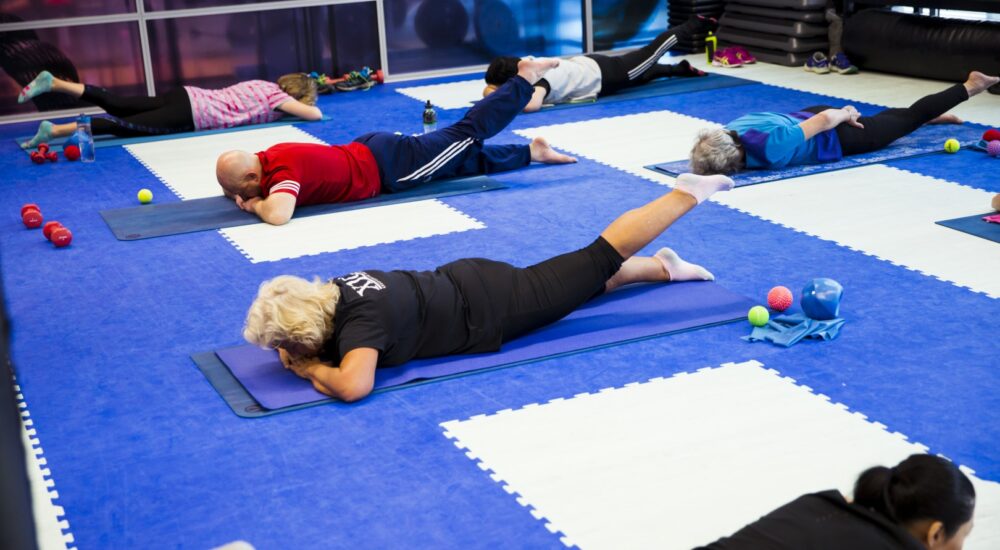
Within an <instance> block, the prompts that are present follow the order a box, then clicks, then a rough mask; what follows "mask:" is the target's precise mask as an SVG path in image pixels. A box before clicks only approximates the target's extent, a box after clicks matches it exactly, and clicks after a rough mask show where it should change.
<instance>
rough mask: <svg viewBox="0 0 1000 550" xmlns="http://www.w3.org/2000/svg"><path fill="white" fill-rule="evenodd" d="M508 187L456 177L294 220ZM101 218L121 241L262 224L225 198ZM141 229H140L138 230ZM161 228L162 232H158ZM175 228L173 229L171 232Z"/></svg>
mask: <svg viewBox="0 0 1000 550" xmlns="http://www.w3.org/2000/svg"><path fill="white" fill-rule="evenodd" d="M506 188H507V186H506V185H504V184H502V183H500V182H498V181H496V180H494V179H492V178H490V177H488V176H474V177H471V178H453V179H448V180H441V181H436V182H430V183H427V184H424V185H420V186H417V187H414V188H413V189H408V190H406V191H401V192H398V193H384V194H381V195H378V196H376V197H372V198H370V199H365V200H360V201H354V202H345V203H334V204H316V205H311V206H303V207H300V208H296V209H295V215H294V217H293V219H294V218H304V217H308V216H316V215H320V214H331V213H334V212H346V211H348V210H360V209H364V208H373V207H376V206H384V205H388V204H402V203H406V202H413V201H418V200H427V199H436V198H446V197H453V196H456V195H467V194H471V193H480V192H484V191H495V190H498V189H506ZM199 208H200V209H201V210H202V212H201V213H200V214H199V215H201V216H203V219H201V220H196V221H199V222H200V223H194V222H192V221H190V220H189V221H187V224H186V225H187V227H177V226H178V225H185V224H184V223H176V219H174V222H173V223H168V222H163V223H160V224H158V225H156V226H154V229H153V230H146V231H142V230H141V226H142V223H141V222H143V221H148V220H144V219H143V218H144V217H147V218H148V216H149V215H150V214H153V213H156V212H177V213H181V214H183V213H191V212H196V211H197V210H198V209H199ZM100 214H101V217H102V218H103V219H104V222H105V223H106V224H107V225H108V228H110V229H111V232H112V233H114V235H115V238H117V239H118V240H120V241H136V240H142V239H152V238H155V237H168V236H172V235H183V234H185V233H197V232H200V231H214V230H217V229H223V228H227V227H239V226H242V225H253V224H257V223H261V221H260V218H258V217H257V216H254V215H253V214H250V213H249V212H244V211H242V210H240V209H239V208H237V207H236V205H235V203H233V201H232V200H230V199H227V198H226V197H223V196H218V197H207V198H203V199H191V200H187V201H175V202H166V203H161V204H149V205H143V206H130V207H127V208H112V209H107V210H101V212H100ZM137 226H139V227H140V229H136V227H137ZM155 228H159V231H157V230H155ZM170 228H172V229H170Z"/></svg>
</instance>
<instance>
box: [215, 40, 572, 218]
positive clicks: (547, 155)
mask: <svg viewBox="0 0 1000 550" xmlns="http://www.w3.org/2000/svg"><path fill="white" fill-rule="evenodd" d="M558 64H559V60H558V59H543V60H527V59H526V60H522V61H521V62H520V63H519V64H518V74H517V76H516V77H514V78H512V79H510V80H509V81H508V82H507V83H505V84H504V85H503V86H501V87H500V88H498V89H497V91H496V92H494V93H493V94H491V95H490V96H489V97H487V98H485V99H483V100H482V101H480V102H478V103H477V104H476V105H475V106H473V107H472V108H471V109H469V111H468V112H467V113H466V114H465V117H463V118H462V120H460V121H458V122H457V123H455V124H453V125H451V126H448V127H447V128H443V129H441V130H438V131H436V132H432V133H429V134H424V135H422V136H412V137H411V136H402V135H397V134H391V133H387V132H374V133H370V134H365V135H363V136H361V137H359V138H357V139H356V140H354V142H352V143H349V144H347V145H315V144H308V143H281V144H278V145H275V146H273V147H271V148H269V149H268V150H266V151H262V152H259V153H256V154H251V153H248V152H246V151H228V152H226V153H223V154H222V155H221V156H219V160H218V162H217V163H216V169H215V172H216V178H217V179H218V180H219V185H221V186H222V190H223V193H224V194H225V195H226V196H227V197H229V198H231V199H233V200H235V201H236V204H237V206H239V207H240V208H242V209H243V210H246V211H247V212H252V213H254V214H256V215H258V216H260V218H261V219H262V220H263V221H265V222H267V223H270V224H274V225H282V224H284V223H287V222H288V220H290V219H291V217H292V214H293V213H294V212H295V207H296V206H299V205H301V206H305V205H309V204H324V203H335V202H349V201H356V200H362V199H369V198H372V197H374V196H376V195H378V194H379V193H381V192H390V193H391V192H394V191H403V190H405V189H409V188H412V187H415V186H417V185H420V184H421V183H426V182H429V181H434V180H440V179H446V178H455V177H464V176H473V175H480V174H490V173H495V172H503V171H507V170H514V169H517V168H521V167H524V166H527V165H528V164H530V163H531V162H532V161H535V162H544V163H547V164H564V163H568V162H576V159H575V158H573V157H570V156H567V155H564V154H561V153H558V152H556V151H555V150H554V149H552V147H550V146H549V144H548V142H546V141H545V140H544V139H542V138H535V139H534V140H533V141H532V142H531V144H530V145H485V144H483V140H485V139H487V138H489V137H492V136H494V135H496V134H498V133H499V132H500V131H501V130H503V129H504V128H505V127H506V126H507V125H508V124H510V122H511V121H512V120H513V119H514V117H515V116H517V114H518V113H519V112H520V111H521V110H522V109H524V106H525V105H527V103H528V101H529V100H530V99H531V94H532V91H533V87H532V84H533V83H534V82H537V81H538V80H539V79H540V78H541V77H542V75H544V74H545V72H546V71H548V70H549V69H551V68H553V67H556V66H558Z"/></svg>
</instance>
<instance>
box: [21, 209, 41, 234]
mask: <svg viewBox="0 0 1000 550" xmlns="http://www.w3.org/2000/svg"><path fill="white" fill-rule="evenodd" d="M21 221H22V222H23V223H24V226H25V227H27V228H28V229H36V228H38V227H41V225H42V221H43V218H42V213H41V212H39V211H38V210H36V209H34V208H29V209H28V210H25V211H24V213H23V214H21Z"/></svg>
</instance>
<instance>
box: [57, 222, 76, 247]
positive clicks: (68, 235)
mask: <svg viewBox="0 0 1000 550" xmlns="http://www.w3.org/2000/svg"><path fill="white" fill-rule="evenodd" d="M71 242H73V232H72V231H70V230H69V229H67V228H65V227H57V228H56V230H55V231H53V232H52V244H54V245H56V248H62V247H64V246H69V243H71Z"/></svg>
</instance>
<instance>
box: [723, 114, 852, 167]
mask: <svg viewBox="0 0 1000 550" xmlns="http://www.w3.org/2000/svg"><path fill="white" fill-rule="evenodd" d="M811 116H813V115H812V113H807V112H801V113H793V114H784V113H750V114H747V115H743V116H741V117H740V118H738V119H736V120H734V121H732V122H730V123H729V124H727V125H726V129H727V130H734V131H735V132H736V133H737V134H738V135H739V136H740V141H742V142H743V149H744V151H746V167H747V168H749V169H760V168H783V167H785V166H789V165H801V164H816V163H820V162H829V161H832V160H840V158H841V154H840V140H839V139H837V134H836V133H835V132H834V131H833V130H827V131H826V132H823V133H821V134H819V135H818V136H817V137H816V138H814V139H806V136H805V133H803V132H802V128H800V127H799V124H801V123H802V121H803V120H806V119H808V118H809V117H811ZM817 138H818V139H817Z"/></svg>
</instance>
